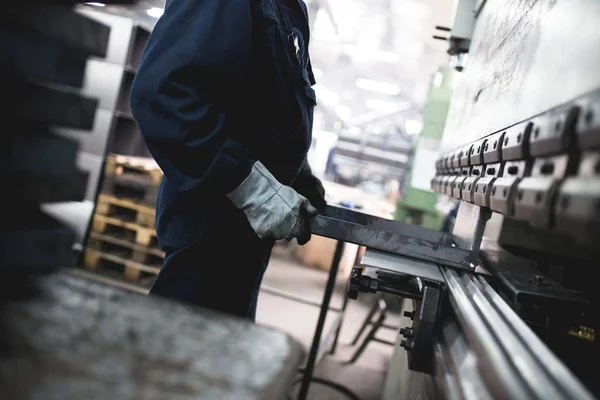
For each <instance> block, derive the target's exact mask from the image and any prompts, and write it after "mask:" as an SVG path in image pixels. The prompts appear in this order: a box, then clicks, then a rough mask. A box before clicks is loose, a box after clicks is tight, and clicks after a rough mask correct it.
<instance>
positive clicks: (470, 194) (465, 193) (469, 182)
mask: <svg viewBox="0 0 600 400" xmlns="http://www.w3.org/2000/svg"><path fill="white" fill-rule="evenodd" d="M482 171H483V165H478V166H474V167H472V168H471V174H470V176H469V177H467V179H465V180H464V181H463V187H462V191H461V198H462V199H463V200H465V201H468V202H469V203H473V202H474V195H475V188H476V184H477V181H478V180H479V179H480V178H481V175H483V173H482Z"/></svg>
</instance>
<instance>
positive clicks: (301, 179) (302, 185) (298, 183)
mask: <svg viewBox="0 0 600 400" xmlns="http://www.w3.org/2000/svg"><path fill="white" fill-rule="evenodd" d="M292 187H293V188H294V189H295V190H297V191H298V193H300V194H301V195H302V196H304V197H306V198H307V199H308V201H310V204H312V205H313V206H314V207H315V208H316V209H317V210H319V211H323V210H325V206H327V202H326V201H325V188H324V187H323V184H322V183H321V181H320V180H319V178H317V177H316V176H314V175H313V173H312V171H311V169H310V165H308V161H305V162H304V165H303V166H302V169H301V170H300V173H299V174H298V176H297V177H296V180H295V181H294V184H293V185H292Z"/></svg>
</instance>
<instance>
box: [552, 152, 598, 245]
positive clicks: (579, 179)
mask: <svg viewBox="0 0 600 400" xmlns="http://www.w3.org/2000/svg"><path fill="white" fill-rule="evenodd" d="M599 209H600V153H584V154H583V156H582V160H581V164H580V166H579V174H578V176H576V177H569V178H567V179H565V180H564V182H563V183H562V184H561V185H560V188H559V189H558V195H557V199H556V202H555V207H554V213H555V217H556V224H555V226H556V230H558V231H560V232H563V233H565V234H568V235H570V236H571V237H574V238H575V239H576V240H577V241H579V242H581V243H585V244H596V243H597V239H598V235H599V234H600V212H599V211H598V210H599Z"/></svg>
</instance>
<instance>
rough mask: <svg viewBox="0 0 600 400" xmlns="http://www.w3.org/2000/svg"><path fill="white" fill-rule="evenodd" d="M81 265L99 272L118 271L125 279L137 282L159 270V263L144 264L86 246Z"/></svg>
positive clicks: (150, 276)
mask: <svg viewBox="0 0 600 400" xmlns="http://www.w3.org/2000/svg"><path fill="white" fill-rule="evenodd" d="M83 265H84V267H85V268H86V269H88V270H92V271H95V272H99V273H104V274H106V273H113V274H114V273H115V272H116V273H118V274H120V275H122V276H123V278H124V279H125V280H127V281H131V282H139V281H142V280H143V281H144V282H145V283H147V281H148V280H149V279H148V278H150V279H152V280H153V279H154V277H156V275H157V274H158V272H159V271H160V265H146V264H142V263H138V262H135V261H132V260H129V259H126V258H123V257H122V255H120V254H119V253H116V254H113V253H108V252H103V251H99V250H96V249H92V248H87V249H86V250H85V252H84V253H83Z"/></svg>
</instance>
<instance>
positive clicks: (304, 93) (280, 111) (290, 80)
mask: <svg viewBox="0 0 600 400" xmlns="http://www.w3.org/2000/svg"><path fill="white" fill-rule="evenodd" d="M255 43H256V44H257V47H256V49H257V54H256V57H257V74H258V76H259V77H260V79H259V81H260V82H258V87H257V90H260V91H261V92H262V93H263V98H264V99H267V107H268V109H269V110H273V112H272V113H270V115H271V116H272V118H273V119H274V122H275V125H276V126H277V128H279V130H280V131H281V133H282V134H283V135H282V137H281V138H278V139H281V140H287V139H289V136H290V135H302V136H306V135H307V134H308V135H309V136H310V131H311V130H312V114H313V108H314V107H315V105H316V96H315V92H314V90H313V89H312V87H311V85H310V79H309V75H308V70H307V68H308V53H307V50H308V49H306V47H305V43H304V38H303V37H302V34H301V33H300V31H299V30H297V29H295V28H293V27H288V26H286V25H285V23H284V22H282V21H281V20H280V19H277V18H275V17H273V16H267V17H265V18H263V23H262V24H261V27H260V28H259V32H258V36H257V37H256V40H255ZM278 141H279V140H278Z"/></svg>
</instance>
